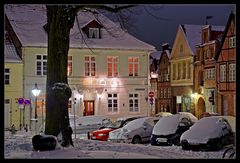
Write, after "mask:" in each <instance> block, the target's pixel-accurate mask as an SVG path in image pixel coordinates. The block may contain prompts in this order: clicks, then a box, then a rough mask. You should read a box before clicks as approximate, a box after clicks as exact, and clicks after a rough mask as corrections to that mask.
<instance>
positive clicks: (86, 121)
mask: <svg viewBox="0 0 240 163" xmlns="http://www.w3.org/2000/svg"><path fill="white" fill-rule="evenodd" d="M104 120H109V121H110V119H109V118H107V117H105V116H97V115H89V116H83V117H79V118H78V119H77V120H76V124H82V125H91V124H101V123H102V121H104Z"/></svg>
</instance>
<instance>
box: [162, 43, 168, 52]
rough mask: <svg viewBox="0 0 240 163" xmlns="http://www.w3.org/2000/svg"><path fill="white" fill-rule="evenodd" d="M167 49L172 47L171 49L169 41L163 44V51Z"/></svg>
mask: <svg viewBox="0 0 240 163" xmlns="http://www.w3.org/2000/svg"><path fill="white" fill-rule="evenodd" d="M165 50H170V49H169V44H168V43H164V44H162V51H165Z"/></svg>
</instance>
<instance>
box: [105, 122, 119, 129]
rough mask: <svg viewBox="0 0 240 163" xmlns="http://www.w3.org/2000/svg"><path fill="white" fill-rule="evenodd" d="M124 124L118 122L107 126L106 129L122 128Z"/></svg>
mask: <svg viewBox="0 0 240 163" xmlns="http://www.w3.org/2000/svg"><path fill="white" fill-rule="evenodd" d="M122 123H123V120H117V121H115V122H113V123H111V124H109V125H107V126H106V127H108V128H120V127H121V125H122Z"/></svg>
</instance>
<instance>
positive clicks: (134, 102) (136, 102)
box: [128, 93, 140, 113]
mask: <svg viewBox="0 0 240 163" xmlns="http://www.w3.org/2000/svg"><path fill="white" fill-rule="evenodd" d="M136 95H137V97H136ZM128 97H129V100H128V101H129V103H128V104H129V105H128V107H129V112H132V113H133V112H139V110H140V109H139V108H140V107H139V104H140V96H139V93H129V95H128ZM131 100H132V107H131V106H130V104H131V102H130V101H131ZM136 105H137V106H136Z"/></svg>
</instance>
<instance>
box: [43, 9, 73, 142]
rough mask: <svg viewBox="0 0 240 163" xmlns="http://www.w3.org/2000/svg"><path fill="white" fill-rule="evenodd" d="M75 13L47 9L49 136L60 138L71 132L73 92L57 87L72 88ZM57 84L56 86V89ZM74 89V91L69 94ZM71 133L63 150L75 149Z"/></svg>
mask: <svg viewBox="0 0 240 163" xmlns="http://www.w3.org/2000/svg"><path fill="white" fill-rule="evenodd" d="M74 16H75V15H74V13H73V11H71V8H69V7H66V6H61V5H60V6H47V28H46V30H47V32H48V59H47V60H48V62H47V87H46V126H45V134H50V135H55V136H57V135H58V134H59V133H60V132H63V133H66V132H68V131H69V126H70V125H69V116H68V99H69V98H70V97H71V89H70V88H69V87H68V88H63V89H61V88H60V89H58V90H56V89H55V88H56V87H58V88H59V87H61V86H59V85H58V86H57V85H56V83H65V84H68V80H67V58H68V50H69V34H70V29H71V28H72V27H73V23H74ZM54 84H55V85H54ZM69 89H70V90H69ZM71 134H72V133H70V131H69V134H62V135H63V141H64V142H63V143H62V146H68V145H70V144H71V145H73V144H72V137H71Z"/></svg>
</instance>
